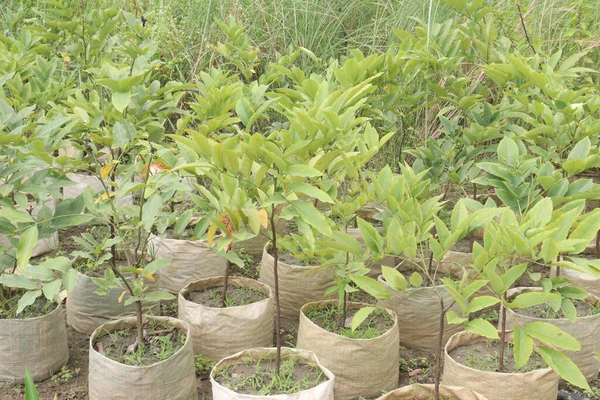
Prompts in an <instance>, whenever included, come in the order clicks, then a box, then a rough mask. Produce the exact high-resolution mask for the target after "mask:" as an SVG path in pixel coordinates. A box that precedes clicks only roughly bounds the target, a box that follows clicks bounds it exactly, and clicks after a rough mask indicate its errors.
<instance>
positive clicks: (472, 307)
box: [467, 296, 500, 313]
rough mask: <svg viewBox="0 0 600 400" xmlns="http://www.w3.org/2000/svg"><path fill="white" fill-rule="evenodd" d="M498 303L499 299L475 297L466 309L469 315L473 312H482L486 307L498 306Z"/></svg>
mask: <svg viewBox="0 0 600 400" xmlns="http://www.w3.org/2000/svg"><path fill="white" fill-rule="evenodd" d="M499 302H500V299H498V298H497V297H492V296H479V297H475V298H474V299H473V300H471V301H470V302H469V305H468V306H467V308H468V310H469V313H472V312H475V311H479V310H483V309H484V308H486V307H490V306H493V305H495V304H498V303H499Z"/></svg>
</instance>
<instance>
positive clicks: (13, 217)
mask: <svg viewBox="0 0 600 400" xmlns="http://www.w3.org/2000/svg"><path fill="white" fill-rule="evenodd" d="M0 218H5V219H6V220H8V221H10V222H34V220H33V217H32V216H31V215H29V213H27V212H25V211H18V210H15V209H14V208H11V207H0Z"/></svg>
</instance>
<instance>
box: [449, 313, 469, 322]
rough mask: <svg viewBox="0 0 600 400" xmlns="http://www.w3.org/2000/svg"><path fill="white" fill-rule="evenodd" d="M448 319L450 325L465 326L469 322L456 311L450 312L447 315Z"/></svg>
mask: <svg viewBox="0 0 600 400" xmlns="http://www.w3.org/2000/svg"><path fill="white" fill-rule="evenodd" d="M446 319H447V320H448V323H449V324H450V325H454V324H464V323H465V322H467V321H468V320H469V319H468V318H464V317H461V316H460V315H458V313H457V312H456V311H453V310H450V311H448V312H447V313H446Z"/></svg>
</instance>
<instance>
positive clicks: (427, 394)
mask: <svg viewBox="0 0 600 400" xmlns="http://www.w3.org/2000/svg"><path fill="white" fill-rule="evenodd" d="M433 392H434V386H433V385H423V384H419V383H416V384H414V385H409V386H404V387H401V388H399V389H396V390H392V391H391V392H389V393H387V394H385V395H383V396H381V397H380V398H378V399H377V400H430V399H433ZM440 396H442V397H444V398H450V399H453V400H487V399H486V398H485V397H483V396H482V395H480V394H479V393H477V392H474V391H472V390H471V389H467V388H464V387H457V386H443V385H442V386H440Z"/></svg>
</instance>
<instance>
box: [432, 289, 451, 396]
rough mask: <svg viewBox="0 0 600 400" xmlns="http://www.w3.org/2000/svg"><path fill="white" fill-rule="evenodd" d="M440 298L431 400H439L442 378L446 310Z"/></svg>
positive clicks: (442, 299)
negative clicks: (432, 399) (438, 327)
mask: <svg viewBox="0 0 600 400" xmlns="http://www.w3.org/2000/svg"><path fill="white" fill-rule="evenodd" d="M438 296H439V298H440V330H439V333H438V347H437V350H436V354H435V381H434V385H435V386H434V389H433V398H434V399H435V400H440V380H441V376H442V346H443V345H444V327H445V324H444V318H445V317H446V312H447V311H448V310H446V309H445V308H444V298H443V297H442V296H441V295H440V294H438Z"/></svg>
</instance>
